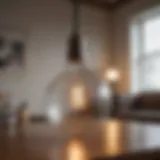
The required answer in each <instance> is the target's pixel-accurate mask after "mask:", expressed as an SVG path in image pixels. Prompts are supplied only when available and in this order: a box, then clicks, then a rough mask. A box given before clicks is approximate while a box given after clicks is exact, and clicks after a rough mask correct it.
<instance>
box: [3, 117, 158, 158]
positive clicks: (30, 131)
mask: <svg viewBox="0 0 160 160" xmlns="http://www.w3.org/2000/svg"><path fill="white" fill-rule="evenodd" d="M78 123H79V125H76V124H77V122H76V123H75V124H74V123H73V124H72V125H71V126H70V128H69V131H68V132H67V129H66V128H65V130H61V131H59V132H57V133H56V128H54V127H53V126H52V125H49V124H47V123H44V124H43V123H40V124H36V123H35V124H26V125H25V126H24V127H23V128H16V129H15V131H14V132H13V128H12V129H11V130H8V129H7V130H1V133H0V159H4V158H5V160H11V159H12V160H17V159H22V160H23V159H24V160H53V159H54V160H55V159H56V160H90V159H93V158H95V157H98V156H107V157H114V156H117V155H121V154H123V153H125V152H127V153H128V152H136V150H138V149H141V148H142V149H146V148H149V145H147V144H148V141H147V140H148V139H145V136H144V132H141V131H143V130H144V127H146V126H155V125H154V124H145V123H141V122H125V121H123V120H118V119H108V120H107V119H106V120H96V119H88V120H86V119H84V120H82V119H81V120H80V122H78ZM9 131H11V133H9ZM12 133H14V134H13V135H12ZM11 135H12V136H11ZM144 142H147V143H146V145H145V143H144ZM159 144H160V143H159ZM4 146H5V147H4ZM159 146H160V145H159ZM151 147H152V148H154V145H151ZM155 147H156V146H155ZM4 156H5V157H4Z"/></svg>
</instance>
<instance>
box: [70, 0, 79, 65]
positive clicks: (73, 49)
mask: <svg viewBox="0 0 160 160" xmlns="http://www.w3.org/2000/svg"><path fill="white" fill-rule="evenodd" d="M72 4H73V22H72V23H73V24H72V25H73V26H72V33H71V37H70V40H69V52H68V60H69V61H71V62H74V63H79V62H81V59H82V58H81V51H80V49H81V48H80V36H79V26H80V24H79V9H80V4H79V0H72Z"/></svg>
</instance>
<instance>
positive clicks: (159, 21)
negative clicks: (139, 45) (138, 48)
mask: <svg viewBox="0 0 160 160" xmlns="http://www.w3.org/2000/svg"><path fill="white" fill-rule="evenodd" d="M159 50H160V17H158V18H156V19H152V20H148V21H146V22H145V23H144V52H145V53H146V54H151V53H153V51H159Z"/></svg>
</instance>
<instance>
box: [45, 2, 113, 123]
mask: <svg viewBox="0 0 160 160" xmlns="http://www.w3.org/2000/svg"><path fill="white" fill-rule="evenodd" d="M72 4H73V26H72V33H71V37H70V39H69V50H68V53H67V62H68V63H67V64H68V65H67V66H66V67H65V69H64V71H63V72H62V73H60V74H59V75H58V76H57V77H56V78H55V79H54V80H53V82H51V83H50V84H49V86H48V89H47V93H46V105H45V106H46V113H47V117H48V119H49V121H50V122H52V123H55V124H63V123H67V122H70V121H68V119H74V118H80V119H81V118H82V119H84V117H95V116H98V115H101V114H102V113H103V114H104V113H106V112H107V110H108V108H107V103H108V98H109V96H110V91H109V88H108V86H107V85H106V84H105V85H104V84H103V85H102V84H101V81H100V79H99V78H98V76H96V74H95V73H94V72H92V71H91V70H89V69H87V68H86V67H85V65H84V64H83V61H82V54H81V40H80V34H79V27H80V24H79V9H80V4H79V1H78V0H73V1H72Z"/></svg>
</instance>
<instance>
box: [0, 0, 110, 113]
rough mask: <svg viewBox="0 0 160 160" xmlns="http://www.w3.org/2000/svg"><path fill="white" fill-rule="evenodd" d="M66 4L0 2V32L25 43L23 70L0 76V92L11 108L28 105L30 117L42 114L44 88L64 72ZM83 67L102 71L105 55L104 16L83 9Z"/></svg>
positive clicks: (53, 1)
mask: <svg viewBox="0 0 160 160" xmlns="http://www.w3.org/2000/svg"><path fill="white" fill-rule="evenodd" d="M70 7H71V6H70V4H69V3H68V1H65V0H45V1H44V0H27V1H26V0H5V1H1V2H0V29H1V28H2V29H4V28H7V30H18V31H20V32H22V33H23V34H25V37H26V39H27V51H26V62H25V63H26V64H25V67H24V69H18V68H17V67H12V68H8V69H7V70H6V71H5V72H3V73H1V74H0V92H6V93H9V94H10V96H11V102H12V105H13V106H16V105H17V104H19V103H20V102H23V101H28V103H29V111H30V113H31V114H41V113H43V112H44V108H43V106H42V101H43V97H44V93H45V88H46V87H47V84H48V83H49V82H50V81H51V80H52V79H53V78H54V77H55V76H56V75H57V74H58V73H59V72H60V71H62V70H63V69H64V63H65V54H66V49H67V38H68V36H69V34H70V23H71V21H70V20H71V17H70V16H71V8H70ZM81 13H82V21H81V23H82V28H81V31H82V38H83V44H84V51H85V52H84V53H85V54H84V57H85V63H87V66H88V67H89V68H92V69H93V70H99V69H100V68H101V58H102V57H103V55H104V54H106V53H107V47H106V46H107V44H106V39H107V32H106V22H107V14H106V12H104V11H100V10H97V9H91V8H88V7H85V6H83V7H82V12H81Z"/></svg>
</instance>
